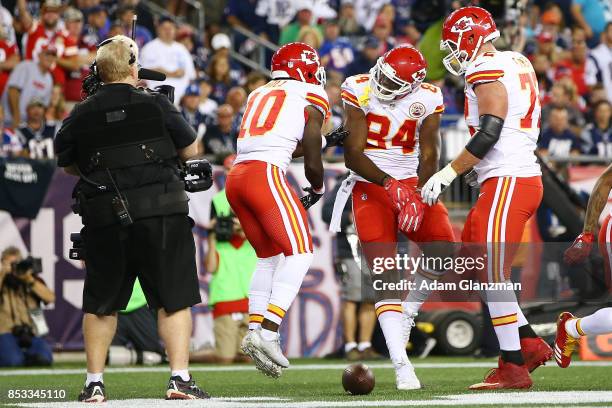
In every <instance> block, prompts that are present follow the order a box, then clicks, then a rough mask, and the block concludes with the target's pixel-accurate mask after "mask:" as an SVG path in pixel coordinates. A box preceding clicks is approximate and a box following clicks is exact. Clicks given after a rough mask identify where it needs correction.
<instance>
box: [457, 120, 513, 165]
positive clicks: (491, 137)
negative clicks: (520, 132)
mask: <svg viewBox="0 0 612 408" xmlns="http://www.w3.org/2000/svg"><path fill="white" fill-rule="evenodd" d="M503 127H504V120H503V119H502V118H498V117H497V116H493V115H486V114H485V115H482V116H480V128H479V129H478V131H477V132H476V133H474V136H472V138H471V139H470V141H469V142H468V143H467V144H466V145H465V149H466V150H467V151H468V152H470V153H472V154H473V155H474V156H476V157H478V158H479V159H483V158H484V157H485V156H486V155H487V153H488V152H489V150H491V148H492V147H493V145H495V143H497V141H498V140H499V136H500V135H501V131H502V128H503Z"/></svg>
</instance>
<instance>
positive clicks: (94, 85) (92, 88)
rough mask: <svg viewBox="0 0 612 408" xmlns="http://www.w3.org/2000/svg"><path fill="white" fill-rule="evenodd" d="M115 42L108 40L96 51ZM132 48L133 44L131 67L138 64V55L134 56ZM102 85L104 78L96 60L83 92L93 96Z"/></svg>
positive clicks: (97, 47)
mask: <svg viewBox="0 0 612 408" xmlns="http://www.w3.org/2000/svg"><path fill="white" fill-rule="evenodd" d="M113 41H115V40H114V39H113V38H107V39H106V40H104V41H102V42H101V43H100V44H98V45H96V50H99V49H100V48H102V47H104V46H105V45H108V44H110V43H111V42H113ZM132 47H133V44H130V59H129V61H128V64H129V65H134V63H135V62H136V54H134V51H132ZM101 84H102V78H100V73H99V72H98V65H97V63H96V60H94V62H92V63H91V65H90V66H89V75H87V77H86V78H85V79H84V80H83V92H84V93H85V95H86V96H90V95H93V94H95V93H96V92H97V91H98V89H99V88H100V85H101Z"/></svg>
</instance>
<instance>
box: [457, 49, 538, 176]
mask: <svg viewBox="0 0 612 408" xmlns="http://www.w3.org/2000/svg"><path fill="white" fill-rule="evenodd" d="M492 81H499V82H501V83H502V84H503V85H504V86H505V87H506V91H507V92H508V114H507V116H506V119H505V121H504V126H503V128H502V132H501V136H500V138H499V140H498V141H497V143H495V145H493V147H492V148H491V150H489V152H488V153H487V154H486V155H485V157H484V159H482V161H481V162H480V163H478V164H477V165H476V166H474V169H475V170H476V173H477V174H478V182H479V183H481V184H482V182H483V181H485V180H486V179H488V178H491V177H504V176H515V177H532V176H539V175H541V174H542V173H541V171H540V165H539V164H538V163H537V161H536V156H535V154H534V151H535V150H536V147H537V142H538V135H539V134H540V112H541V107H540V96H539V90H538V80H537V78H536V74H535V72H534V70H533V67H532V66H531V62H529V60H528V59H527V58H526V57H525V56H523V55H522V54H519V53H518V52H514V51H503V52H500V51H497V52H486V53H484V54H481V55H479V56H478V57H476V59H475V60H474V61H473V62H472V63H471V64H470V66H469V67H468V68H467V70H466V72H465V121H466V123H467V125H468V128H469V129H470V134H472V135H473V134H474V133H475V132H476V130H478V125H479V123H480V119H479V117H480V115H479V113H478V100H477V98H476V94H475V93H474V86H476V85H477V84H482V83H486V82H492Z"/></svg>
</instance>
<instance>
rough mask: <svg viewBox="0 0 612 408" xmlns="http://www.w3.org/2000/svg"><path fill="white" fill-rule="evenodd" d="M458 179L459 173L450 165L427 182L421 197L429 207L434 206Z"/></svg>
mask: <svg viewBox="0 0 612 408" xmlns="http://www.w3.org/2000/svg"><path fill="white" fill-rule="evenodd" d="M456 177H457V172H456V171H455V170H454V169H453V168H452V166H451V165H450V164H448V165H447V166H446V167H444V168H443V169H442V170H440V171H439V172H437V173H436V174H434V175H433V176H431V177H430V178H429V180H427V183H425V185H424V186H423V188H422V189H421V197H423V201H425V204H427V205H430V206H431V205H434V204H435V203H436V201H438V197H439V196H440V194H442V192H443V191H444V189H445V188H446V187H448V186H449V185H450V183H452V182H453V180H454V179H455V178H456Z"/></svg>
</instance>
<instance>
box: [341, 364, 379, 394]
mask: <svg viewBox="0 0 612 408" xmlns="http://www.w3.org/2000/svg"><path fill="white" fill-rule="evenodd" d="M374 383H375V381H374V373H372V370H370V368H369V367H368V366H367V365H365V364H361V363H357V364H352V365H350V366H348V367H346V368H345V369H344V373H342V386H343V387H344V390H345V391H346V392H348V393H349V394H352V395H365V394H369V393H371V392H372V390H373V389H374Z"/></svg>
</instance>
